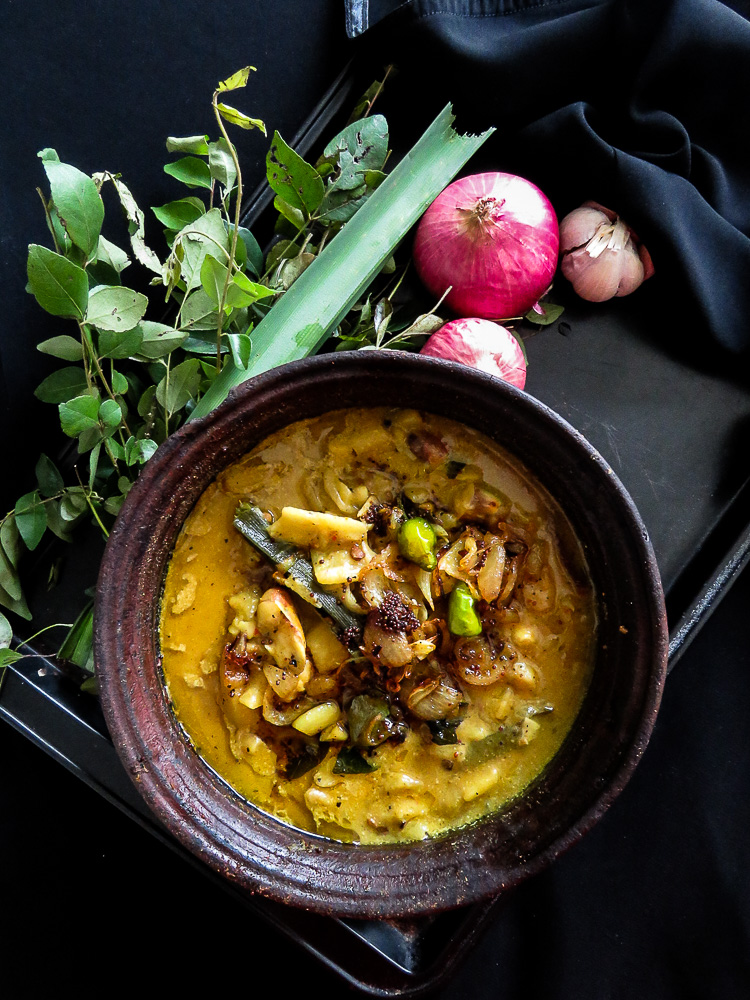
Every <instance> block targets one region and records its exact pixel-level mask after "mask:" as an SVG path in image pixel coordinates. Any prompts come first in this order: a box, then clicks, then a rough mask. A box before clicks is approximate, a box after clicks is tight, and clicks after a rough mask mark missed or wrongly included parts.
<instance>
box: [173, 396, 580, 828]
mask: <svg viewBox="0 0 750 1000" xmlns="http://www.w3.org/2000/svg"><path fill="white" fill-rule="evenodd" d="M242 505H249V506H247V507H243V506H242ZM238 508H239V509H240V513H241V511H242V510H243V509H244V510H247V511H254V512H255V515H256V520H257V521H258V522H259V523H260V525H261V526H262V527H261V533H262V534H264V535H265V537H266V542H267V543H268V544H269V545H270V546H271V548H273V546H277V548H278V551H279V552H281V553H283V557H282V556H279V558H278V559H276V560H274V559H269V558H268V557H267V555H262V554H261V552H260V551H259V550H258V548H257V547H256V546H254V545H252V544H250V543H249V542H248V541H247V540H246V538H245V537H243V534H241V532H240V531H238V530H237V527H236V526H235V516H236V514H237V512H238ZM256 529H257V524H256ZM261 549H262V545H261ZM274 551H275V550H274ZM295 559H297V560H298V564H297V565H298V567H299V566H306V567H307V568H308V570H310V567H311V572H310V574H309V581H311V586H309V587H305V586H304V585H303V584H301V583H300V581H299V578H298V574H297V575H295V573H294V572H291V571H290V567H292V565H293V563H294V560H295ZM316 594H318V595H320V594H324V595H333V597H334V598H335V601H334V605H335V607H336V608H340V609H341V614H342V615H343V616H344V617H343V619H342V618H341V617H340V616H337V619H336V621H334V620H332V619H331V617H330V616H329V615H328V614H326V613H324V611H323V609H322V608H321V605H320V599H319V598H318V597H316ZM327 599H328V601H330V599H331V598H330V596H328V598H327ZM316 605H317V606H316ZM347 621H349V622H351V623H352V624H351V625H349V627H345V626H346V623H347ZM595 632H596V611H595V603H594V598H593V593H592V589H591V585H590V581H589V578H588V575H587V571H586V567H585V562H584V559H583V556H582V553H581V549H580V546H579V545H578V543H577V541H576V539H575V538H574V536H573V534H572V531H571V529H570V527H569V524H568V522H567V521H566V519H565V518H564V516H563V515H562V513H561V511H560V509H559V508H558V506H557V505H556V504H555V502H554V501H552V499H551V498H550V497H549V496H548V495H547V493H546V492H545V491H544V490H543V489H542V488H541V487H540V486H539V484H538V483H536V482H535V480H534V478H533V477H532V476H531V475H530V474H529V473H528V472H527V471H526V470H525V469H524V467H523V466H521V465H520V464H519V463H518V462H517V461H516V460H515V459H513V458H512V457H510V456H509V455H508V453H506V452H505V451H504V450H503V449H501V448H500V447H499V446H498V445H497V444H495V443H493V442H492V441H490V440H489V439H488V438H486V437H484V436H482V435H481V434H479V433H477V432H475V431H472V430H471V429H469V428H466V427H464V426H462V425H460V424H458V423H455V422H453V421H450V420H447V419H444V418H439V417H435V416H432V415H427V414H422V413H418V412H416V411H412V410H386V409H382V408H381V409H377V408H372V409H357V410H345V411H338V412H334V413H329V414H326V415H324V416H322V417H318V418H314V419H310V420H304V421H301V422H298V423H296V424H293V425H291V426H289V427H287V428H285V429H283V430H281V431H279V432H277V433H275V434H273V435H272V436H271V437H269V438H268V439H267V440H265V441H264V442H262V443H261V444H260V445H259V446H258V447H256V448H255V449H254V450H253V451H252V452H251V453H250V454H248V455H246V456H245V457H244V458H243V459H241V460H240V461H239V462H236V463H235V464H234V465H232V466H230V467H229V468H227V469H226V470H225V471H224V472H223V473H221V474H220V475H219V477H218V479H217V481H216V482H215V483H213V484H212V485H211V486H210V487H209V488H208V489H207V490H206V491H205V493H204V494H203V496H202V497H201V499H200V500H199V502H198V504H197V506H196V508H195V509H194V510H193V512H192V513H191V515H190V516H189V517H188V519H187V521H186V523H185V525H184V527H183V529H182V531H181V533H180V536H179V538H178V541H177V544H176V546H175V550H174V553H173V555H172V558H171V561H170V565H169V569H168V572H167V578H166V582H165V590H164V595H163V600H162V611H161V649H162V655H163V669H164V675H165V678H166V682H167V686H168V691H169V695H170V699H171V701H172V704H173V706H174V710H175V713H176V715H177V718H178V720H179V721H180V723H181V725H182V726H183V728H184V730H185V731H186V733H187V735H188V737H189V739H190V740H191V742H192V743H193V745H194V747H195V748H196V750H197V752H198V753H199V754H200V755H201V756H202V757H203V758H204V760H205V761H206V762H207V763H208V764H209V765H210V766H211V767H213V768H214V769H215V770H216V771H217V772H218V773H219V774H220V775H222V777H223V778H224V779H225V780H226V781H227V782H228V783H229V784H231V785H232V786H233V787H234V788H235V789H236V790H237V791H238V792H239V793H240V794H241V795H243V796H244V797H245V798H247V799H248V800H250V801H251V802H253V803H254V804H256V805H257V806H259V807H260V808H261V809H263V810H265V811H267V812H270V813H272V814H274V815H275V816H276V817H277V818H279V819H280V820H282V821H284V822H286V823H288V824H291V825H293V826H295V827H298V828H301V829H304V830H309V831H313V832H317V833H319V834H321V835H323V836H325V837H329V838H333V839H336V840H342V841H357V842H361V843H386V842H394V841H411V840H419V839H422V838H425V837H432V836H436V835H439V834H441V833H444V832H446V831H448V830H451V829H455V828H457V827H460V826H463V825H465V824H467V823H470V822H472V821H474V820H477V819H479V818H481V817H483V816H485V815H487V814H488V813H491V812H493V811H495V810H497V809H498V808H500V807H501V806H502V805H503V804H504V803H506V802H507V801H509V800H510V799H511V798H513V797H514V796H516V795H518V794H519V793H521V792H522V791H523V790H524V788H525V787H526V786H527V785H528V784H529V782H531V781H532V780H533V779H534V778H535V776H537V775H538V774H539V773H540V771H542V769H543V768H544V767H545V765H546V764H547V763H548V762H549V760H550V759H551V758H552V757H553V756H554V754H555V753H556V752H557V750H558V749H559V747H560V745H561V743H562V741H563V739H564V737H565V735H566V734H567V732H568V731H569V729H570V727H571V725H572V723H573V720H574V718H575V716H576V713H577V712H578V710H579V708H580V705H581V702H582V699H583V697H584V694H585V691H586V688H587V684H588V681H589V678H590V674H591V670H592V662H593V651H594V643H595Z"/></svg>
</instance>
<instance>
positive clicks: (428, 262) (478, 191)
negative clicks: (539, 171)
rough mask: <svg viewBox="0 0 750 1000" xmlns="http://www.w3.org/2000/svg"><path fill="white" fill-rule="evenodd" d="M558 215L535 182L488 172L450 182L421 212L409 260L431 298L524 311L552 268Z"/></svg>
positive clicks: (464, 312)
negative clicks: (447, 291) (412, 259)
mask: <svg viewBox="0 0 750 1000" xmlns="http://www.w3.org/2000/svg"><path fill="white" fill-rule="evenodd" d="M558 249H559V236H558V228H557V217H556V216H555V212H554V209H553V208H552V205H551V204H550V202H549V200H548V199H547V197H546V196H545V195H544V194H542V192H541V191H540V190H539V188H538V187H536V185H534V184H532V183H531V182H530V181H527V180H524V179H523V178H522V177H516V176H515V175H514V174H504V173H486V174H474V175H472V176H470V177H461V178H459V180H457V181H454V182H453V183H452V184H449V185H448V187H447V188H445V190H444V191H442V192H441V193H440V194H439V195H438V196H437V198H436V199H435V201H433V203H432V204H431V205H430V207H429V208H428V209H427V211H426V212H425V213H424V215H423V216H422V218H421V220H420V222H419V225H418V227H417V233H416V237H415V240H414V265H415V267H416V269H417V274H418V275H419V276H420V278H421V279H422V281H423V283H424V284H425V286H426V287H427V289H428V290H429V291H430V292H431V293H432V294H433V295H435V296H436V297H440V296H442V295H443V294H444V293H445V291H446V289H447V288H448V287H449V286H452V287H451V291H450V292H449V293H448V295H447V296H446V298H445V299H444V300H443V301H444V302H445V303H446V305H447V306H448V308H449V309H450V310H451V311H452V312H454V313H456V314H457V315H459V316H481V317H483V318H486V319H512V318H514V317H519V316H523V315H525V314H526V313H527V312H528V311H529V309H531V307H532V306H533V305H534V304H535V303H536V302H537V301H538V300H539V299H540V298H541V296H542V295H543V294H544V293H545V292H546V291H547V289H548V288H549V286H550V284H551V282H552V278H553V276H554V273H555V269H556V267H557V253H558Z"/></svg>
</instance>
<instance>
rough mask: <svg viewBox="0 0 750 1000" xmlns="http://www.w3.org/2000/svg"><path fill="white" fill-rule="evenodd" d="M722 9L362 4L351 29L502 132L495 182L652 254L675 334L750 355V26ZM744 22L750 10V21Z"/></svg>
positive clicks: (568, 3)
mask: <svg viewBox="0 0 750 1000" xmlns="http://www.w3.org/2000/svg"><path fill="white" fill-rule="evenodd" d="M741 10H742V8H741V7H740V6H739V5H737V7H736V9H733V7H732V6H731V5H728V4H725V3H721V2H719V0H649V2H644V0H548V2H543V3H540V2H538V0H528V2H525V0H505V2H504V0H412V2H408V3H397V2H393V0H390V2H389V0H373V2H371V3H367V0H351V2H350V4H349V19H348V29H349V32H350V34H351V35H360V36H361V37H362V41H363V42H365V41H366V42H367V44H370V45H371V47H372V48H373V49H374V50H376V51H378V52H379V54H380V55H381V56H382V57H383V58H384V59H387V60H393V61H395V62H396V63H397V64H398V67H399V72H400V73H401V74H403V76H404V78H405V79H404V80H403V81H402V84H403V85H405V86H408V88H409V90H410V92H411V93H412V94H413V95H414V99H415V101H417V102H418V101H419V100H420V99H421V100H422V101H423V102H430V101H434V100H436V99H440V100H442V99H445V100H452V101H453V103H454V106H455V107H456V110H457V111H458V112H459V123H460V125H461V126H467V125H468V126H469V127H475V128H477V129H482V128H486V127H487V125H488V124H493V125H496V126H498V129H499V135H498V137H497V141H496V142H495V148H496V149H497V150H498V154H499V155H498V159H499V161H500V162H499V164H498V169H508V170H511V171H512V172H516V173H520V174H522V175H524V176H528V177H530V178H531V179H533V180H535V181H536V182H537V183H538V184H539V185H540V186H541V187H542V189H543V190H544V191H545V192H546V193H547V194H548V196H549V197H550V198H551V199H552V201H553V204H555V206H556V208H557V209H558V212H559V213H564V212H567V211H569V210H570V209H572V208H575V207H576V206H577V205H578V204H580V203H581V202H582V201H584V200H586V199H593V200H595V201H598V202H600V203H602V204H604V205H607V206H608V207H610V208H611V209H613V210H614V211H616V212H618V213H619V214H620V215H621V216H622V217H623V218H624V219H625V220H626V221H627V222H628V223H629V224H630V225H631V226H632V227H633V228H634V229H635V230H636V232H637V233H638V234H639V236H640V237H641V238H642V240H643V242H644V243H645V244H646V246H647V247H648V249H649V250H650V252H651V254H652V257H653V259H654V263H655V268H656V272H657V273H658V275H659V280H660V282H661V283H662V284H663V286H664V289H665V292H664V294H662V296H661V299H662V302H663V303H664V306H663V308H664V310H665V320H666V322H665V324H664V336H665V338H667V339H669V340H674V341H676V342H679V341H681V340H684V339H689V340H691V341H692V342H693V345H694V346H698V347H702V346H705V347H707V348H710V346H711V344H712V343H715V344H718V345H720V346H721V348H722V349H726V350H727V351H730V352H733V353H737V354H741V353H745V352H747V350H748V348H750V324H748V323H747V316H748V315H749V314H750V281H749V280H748V278H749V277H750V169H748V160H747V153H746V149H745V146H746V142H745V139H744V133H745V132H746V131H747V126H748V112H747V98H748V94H749V93H750V22H748V21H747V20H746V19H745V17H744V16H743V15H742V13H741ZM746 13H747V10H746Z"/></svg>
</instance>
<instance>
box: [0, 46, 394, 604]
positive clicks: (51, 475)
mask: <svg viewBox="0 0 750 1000" xmlns="http://www.w3.org/2000/svg"><path fill="white" fill-rule="evenodd" d="M252 69H253V67H250V66H248V67H245V68H244V69H242V70H240V71H239V72H237V73H234V74H233V75H232V76H230V77H228V78H227V79H226V80H224V81H222V82H221V83H220V84H219V85H218V86H217V88H216V90H215V91H214V94H213V97H212V110H213V112H214V116H215V119H216V122H217V126H218V129H219V133H220V134H219V137H218V138H217V139H215V140H211V139H210V138H209V136H208V135H196V136H187V137H170V138H169V139H167V143H166V146H167V150H168V152H170V153H172V154H174V155H175V156H176V159H174V160H173V161H172V162H170V163H168V164H167V165H166V166H165V167H164V170H165V173H166V174H168V175H169V176H170V177H172V178H173V179H174V180H175V181H176V182H178V183H180V184H182V185H184V186H185V187H186V188H187V189H188V193H186V194H184V195H183V196H181V197H179V198H176V199H175V200H173V201H170V202H168V203H167V204H165V205H161V206H157V207H154V208H153V209H152V210H151V211H152V213H153V217H154V218H155V220H156V221H157V222H158V223H159V224H160V225H161V227H162V230H163V234H164V238H165V242H166V250H165V251H163V252H162V253H161V255H160V254H159V253H157V251H156V250H154V249H153V248H152V247H151V246H150V245H149V243H148V242H147V239H146V214H145V213H144V211H143V210H142V209H141V208H140V207H139V205H138V204H137V202H136V200H135V198H134V196H133V194H132V192H131V190H130V188H129V187H128V186H127V185H126V184H125V182H124V181H123V179H122V177H121V176H120V175H119V174H116V173H113V172H110V171H101V172H97V173H94V174H92V175H91V176H88V175H86V174H85V173H83V172H82V171H81V170H79V169H78V168H77V167H75V166H73V165H71V164H67V163H64V162H62V161H61V160H60V157H59V156H58V154H57V152H56V151H55V150H53V149H44V150H42V151H41V152H40V154H39V157H40V160H41V162H42V166H43V169H44V172H45V174H46V177H47V181H48V184H49V195H45V194H44V193H43V192H42V191H41V190H39V192H38V193H39V196H40V198H41V201H42V205H43V208H44V212H45V216H46V221H47V226H48V229H49V231H50V235H51V242H52V246H51V247H47V246H42V245H39V244H33V245H31V246H30V247H29V252H28V260H27V274H28V290H29V291H30V292H31V294H33V295H34V297H35V298H36V300H37V302H38V304H39V305H40V306H41V307H42V308H43V309H45V310H46V311H47V312H48V313H50V314H51V315H53V316H55V317H60V318H62V319H66V320H69V321H71V324H72V327H71V332H70V333H61V334H57V335H56V336H53V337H50V338H48V339H46V340H44V341H43V342H42V343H40V344H39V345H38V350H39V351H40V352H42V353H44V354H46V355H48V356H50V357H52V358H55V359H57V360H58V361H60V362H61V363H62V364H61V365H60V366H59V367H58V368H57V369H56V370H54V371H53V372H52V373H51V374H50V375H48V376H47V377H46V378H45V379H44V380H43V382H42V383H41V384H40V385H39V386H38V387H37V389H36V392H35V395H36V396H37V397H38V398H39V399H40V400H42V401H43V402H46V403H50V404H51V405H53V406H56V407H57V410H58V416H59V425H60V429H61V430H62V432H63V434H64V435H65V437H66V438H68V439H71V441H70V445H71V449H70V450H73V451H74V452H75V456H74V467H73V469H72V477H73V479H74V482H72V483H67V484H66V482H65V478H64V476H63V474H62V473H61V471H60V468H58V465H59V466H60V467H63V468H64V467H66V466H67V465H70V462H69V461H68V460H67V459H66V460H65V463H63V461H59V462H58V464H55V463H54V462H53V461H52V460H51V459H50V458H49V457H47V456H46V455H42V456H41V458H40V459H39V462H38V463H37V467H36V480H37V481H36V483H35V484H34V488H33V489H30V490H29V491H27V492H26V493H25V494H24V495H23V496H21V497H20V498H19V499H18V500H17V501H16V503H15V505H14V507H13V509H12V510H10V511H8V512H7V513H6V514H5V516H4V517H2V518H1V519H0V606H3V607H5V608H7V609H9V610H10V611H12V612H13V613H15V614H17V615H19V616H21V617H23V618H27V619H28V618H30V617H31V614H30V611H29V608H28V605H27V602H26V598H25V596H24V593H23V588H22V585H21V578H20V574H19V567H20V563H21V558H22V556H23V553H24V552H26V551H34V550H35V549H37V548H38V546H39V545H40V544H41V543H42V541H43V539H44V538H45V537H46V536H47V535H48V534H54V535H56V536H57V537H58V538H60V539H62V540H63V541H67V542H69V541H72V539H73V531H74V529H75V528H76V527H77V526H78V525H79V524H80V523H81V522H82V521H84V520H88V519H89V517H92V518H93V520H94V521H95V522H96V523H97V525H98V526H99V528H100V529H101V532H102V534H103V535H104V536H106V535H107V532H108V525H110V524H111V521H112V519H113V518H114V517H115V516H116V514H117V512H118V511H119V509H120V507H121V506H122V503H123V502H124V500H125V497H126V495H127V493H128V491H129V489H130V487H131V486H132V484H133V482H134V481H135V479H136V478H137V475H138V472H139V470H140V468H141V467H142V466H143V464H144V463H145V462H147V461H148V459H149V458H150V457H151V455H152V454H153V453H154V452H155V450H156V448H157V447H158V445H159V443H160V442H161V441H163V440H164V439H165V438H166V437H167V436H168V435H169V434H170V433H171V432H172V431H174V430H175V429H176V428H177V427H179V426H180V424H181V423H183V422H184V420H185V419H186V418H187V416H188V415H189V414H190V413H191V411H192V410H193V409H194V407H195V405H196V404H197V403H198V401H199V400H200V399H201V397H202V395H203V394H204V393H205V391H206V389H207V388H208V387H209V386H210V385H211V383H212V382H213V381H214V379H215V378H216V376H217V375H218V374H219V373H220V372H221V371H222V370H223V369H225V368H227V367H236V368H238V369H240V368H244V366H245V365H246V364H247V362H248V360H249V356H250V350H251V332H252V330H253V326H254V324H255V323H256V322H257V321H258V320H259V319H261V318H262V317H263V316H264V315H265V314H266V313H267V312H268V311H269V309H270V308H271V307H272V305H273V304H274V303H275V302H277V301H278V300H279V298H280V297H281V296H283V295H284V293H285V292H286V291H288V289H289V288H290V287H291V286H292V284H293V283H294V281H295V280H296V278H297V277H299V275H300V274H301V273H302V272H303V271H304V269H305V268H306V266H307V265H308V264H309V262H310V261H311V260H312V259H313V258H314V257H315V255H316V254H318V253H320V251H321V250H322V249H323V248H324V246H325V245H326V242H327V241H328V240H329V239H330V238H331V236H332V235H333V234H335V233H336V232H337V231H338V230H340V229H341V228H342V226H343V225H344V224H345V222H347V221H348V220H349V219H351V218H352V216H353V215H354V213H355V212H356V211H357V210H358V208H359V207H361V205H362V204H363V203H364V202H365V201H366V199H367V198H368V197H369V195H370V194H371V193H372V192H373V191H374V190H375V188H376V187H377V185H378V184H379V183H380V181H381V180H382V177H383V176H384V174H383V170H382V168H383V167H384V166H385V162H386V160H387V158H388V155H389V151H388V146H387V135H388V132H387V126H386V125H385V121H384V119H383V118H382V117H381V116H378V117H377V118H376V119H372V118H370V117H368V116H369V112H370V110H371V106H372V100H374V96H375V95H376V94H377V92H379V90H380V88H381V86H382V84H376V85H374V88H372V89H371V92H368V95H367V96H366V99H365V101H364V103H363V105H362V106H361V109H360V110H362V111H364V114H365V117H364V118H362V119H360V120H358V121H356V122H352V123H351V124H350V125H349V126H347V128H346V129H345V130H344V131H343V132H342V133H341V134H339V135H337V136H336V137H335V138H334V139H333V140H332V141H331V142H330V143H329V144H328V145H327V146H326V148H325V150H324V151H323V154H322V155H321V157H320V158H319V160H318V162H317V163H315V164H311V163H308V162H306V161H305V160H304V159H303V158H302V157H301V156H299V155H298V154H297V153H296V152H295V151H294V150H293V149H292V148H291V147H290V146H289V145H288V144H287V143H286V142H285V141H284V139H283V138H282V137H281V136H280V135H279V133H278V132H275V133H274V136H273V141H272V142H271V145H270V148H269V150H268V153H267V157H266V173H267V181H268V184H269V186H270V187H271V189H272V191H273V193H274V196H275V202H274V204H275V207H276V212H277V216H278V221H277V225H276V230H277V231H276V235H275V237H274V239H273V241H272V244H271V247H270V249H266V251H264V250H262V249H261V247H260V245H259V243H258V241H257V240H256V239H255V237H254V236H253V234H252V232H251V231H250V230H249V229H248V228H246V227H244V226H243V225H242V224H241V212H242V191H243V186H242V173H241V168H240V162H239V158H238V154H237V150H236V148H235V146H234V144H233V143H232V141H231V140H230V137H229V134H228V132H227V125H231V126H238V127H241V128H243V129H247V130H250V129H256V130H259V131H260V132H262V133H263V134H264V135H265V134H266V127H265V125H264V123H263V122H262V121H261V120H260V119H258V118H252V117H250V116H248V115H246V114H245V113H244V112H242V111H239V110H238V109H237V108H235V107H232V106H230V105H229V104H227V103H226V100H225V95H226V94H227V93H229V92H230V91H234V90H238V89H240V88H243V87H245V86H246V84H247V82H248V79H249V75H250V73H251V71H252ZM105 188H109V189H112V190H113V191H114V194H115V198H116V202H117V203H118V204H119V206H120V208H121V210H122V214H123V216H124V220H125V224H126V226H127V233H126V234H125V235H124V239H123V238H120V239H119V240H118V241H117V242H115V241H114V237H113V236H112V233H111V232H110V228H112V227H109V226H105V221H106V223H107V224H109V223H110V222H111V221H112V220H110V219H106V220H105V204H104V200H103V197H102V194H103V192H104V190H105ZM116 221H117V220H114V222H115V223H116ZM105 229H106V232H107V235H106V236H105V234H104V232H105ZM133 265H134V266H133ZM128 268H131V270H132V271H138V272H139V280H138V287H132V286H130V285H129V284H127V283H126V279H127V275H128V273H130V272H129V271H128ZM144 274H145V278H144ZM135 284H136V282H134V283H133V285H134V286H135ZM144 286H145V287H144ZM159 288H161V290H162V291H161V294H159V293H158V292H157V289H159ZM154 314H155V315H156V318H153V316H154ZM4 620H5V619H4Z"/></svg>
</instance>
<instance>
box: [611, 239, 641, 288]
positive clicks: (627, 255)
mask: <svg viewBox="0 0 750 1000" xmlns="http://www.w3.org/2000/svg"><path fill="white" fill-rule="evenodd" d="M644 274H645V272H644V267H643V262H642V261H641V258H640V256H639V255H638V251H637V249H636V247H635V244H634V243H633V241H632V240H628V242H627V244H626V245H625V247H624V248H623V250H622V252H621V253H620V281H619V284H618V286H617V291H616V292H615V295H619V296H622V295H630V293H631V292H634V291H635V290H636V288H639V287H640V286H641V285H642V284H643V281H644Z"/></svg>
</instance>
